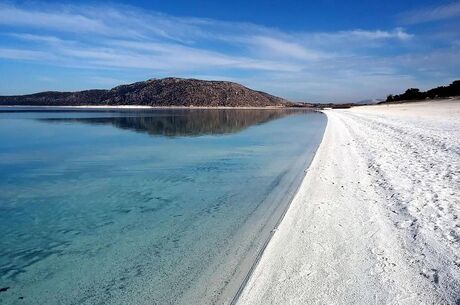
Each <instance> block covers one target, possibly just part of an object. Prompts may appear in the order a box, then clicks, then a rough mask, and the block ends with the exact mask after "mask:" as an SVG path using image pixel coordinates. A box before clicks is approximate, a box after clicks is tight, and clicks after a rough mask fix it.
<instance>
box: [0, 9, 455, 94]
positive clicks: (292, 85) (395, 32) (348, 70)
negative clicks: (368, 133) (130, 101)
mask: <svg viewBox="0 0 460 305" xmlns="http://www.w3.org/2000/svg"><path fill="white" fill-rule="evenodd" d="M166 76H177V77H193V78H201V79H218V80H230V81H235V82H239V83H242V84H244V85H246V86H249V87H251V88H254V89H258V90H263V91H267V92H269V93H272V94H276V95H279V96H283V97H286V98H289V99H292V100H299V101H319V102H328V101H332V102H344V101H359V100H363V99H370V98H384V97H385V96H386V95H387V94H389V93H397V92H400V91H403V90H405V89H406V88H408V87H418V88H421V89H427V88H430V87H434V86H438V85H442V84H447V83H450V82H451V81H452V80H454V79H459V78H460V2H459V1H429V0H419V1H412V0H410V1H409V0H407V1H371V0H368V1H331V0H328V1H326V0H325V1H240V0H233V1H225V2H224V1H207V0H206V1H199V2H197V1H178V0H169V1H129V2H128V1H126V2H110V3H107V2H104V3H103V4H102V2H85V1H75V2H70V1H68V2H62V1H60V2H48V1H47V2H44V1H0V94H1V95H7V94H8V95H9V94H25V93H33V92H38V91H44V90H80V89H88V88H110V87H113V86H115V85H119V84H122V83H129V82H134V81H140V80H145V79H149V78H160V77H166Z"/></svg>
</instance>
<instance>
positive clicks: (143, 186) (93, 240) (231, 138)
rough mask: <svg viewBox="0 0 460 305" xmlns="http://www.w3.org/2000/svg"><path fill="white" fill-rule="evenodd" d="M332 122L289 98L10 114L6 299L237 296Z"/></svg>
mask: <svg viewBox="0 0 460 305" xmlns="http://www.w3.org/2000/svg"><path fill="white" fill-rule="evenodd" d="M325 125H326V118H325V117H324V115H322V114H320V113H312V112H298V111H297V112H296V111H283V110H174V111H173V110H149V111H140V112H132V111H118V112H109V111H92V112H82V111H66V112H62V111H46V112H45V111H41V112H11V111H8V112H0V232H1V236H0V288H2V292H0V303H1V304H47V305H53V304H60V305H65V304H110V305H115V304H214V303H228V302H229V300H231V298H232V296H233V295H234V293H235V291H236V290H237V289H238V286H239V285H240V284H241V281H242V279H243V278H244V276H245V275H246V273H247V271H248V269H249V267H250V265H251V264H252V262H253V261H254V259H255V257H256V254H257V252H258V251H259V250H260V249H261V247H262V246H263V244H264V242H265V240H266V238H267V237H268V234H269V232H270V230H271V229H272V228H273V226H274V225H275V223H276V221H277V220H278V219H279V217H280V215H281V214H282V212H283V211H284V209H285V207H286V206H287V204H288V202H289V200H290V198H291V197H292V195H293V194H294V193H295V190H296V188H297V186H298V183H299V181H300V180H301V178H302V176H303V170H304V169H305V167H306V166H308V162H309V161H310V160H311V158H312V156H313V152H314V151H315V150H316V148H317V146H318V144H319V143H320V141H321V138H322V134H323V131H324V128H325Z"/></svg>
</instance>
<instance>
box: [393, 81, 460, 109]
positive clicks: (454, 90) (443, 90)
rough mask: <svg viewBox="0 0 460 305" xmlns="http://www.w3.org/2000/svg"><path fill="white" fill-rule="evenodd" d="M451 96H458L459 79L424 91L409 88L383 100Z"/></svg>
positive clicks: (459, 90) (397, 100)
mask: <svg viewBox="0 0 460 305" xmlns="http://www.w3.org/2000/svg"><path fill="white" fill-rule="evenodd" d="M451 96H460V80H456V81H453V82H452V84H450V85H449V86H440V87H436V88H433V89H430V90H428V91H425V92H423V91H420V90H419V89H417V88H410V89H407V90H406V92H404V93H402V94H396V95H392V94H390V95H388V97H387V99H386V101H385V102H386V103H389V102H399V101H411V100H424V99H435V98H444V97H451Z"/></svg>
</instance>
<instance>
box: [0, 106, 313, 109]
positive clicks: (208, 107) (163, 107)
mask: <svg viewBox="0 0 460 305" xmlns="http://www.w3.org/2000/svg"><path fill="white" fill-rule="evenodd" d="M3 108H7V109H8V108H11V109H14V108H17V109H24V108H33V109H37V110H42V109H43V110H53V109H55V110H60V109H78V110H85V109H88V110H98V109H100V110H111V109H114V110H118V109H126V110H131V109H239V110H241V109H243V110H244V109H248V110H261V109H262V110H263V109H267V110H273V109H305V110H315V109H316V108H314V107H308V106H305V107H283V106H267V107H228V106H215V107H212V106H144V105H113V106H111V105H86V106H82V105H80V106H47V105H42V106H38V105H0V109H3Z"/></svg>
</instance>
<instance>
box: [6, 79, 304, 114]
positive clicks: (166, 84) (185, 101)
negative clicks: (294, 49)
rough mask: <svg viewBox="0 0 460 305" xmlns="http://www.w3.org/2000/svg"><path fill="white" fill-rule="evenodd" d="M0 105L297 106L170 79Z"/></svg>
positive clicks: (230, 86)
mask: <svg viewBox="0 0 460 305" xmlns="http://www.w3.org/2000/svg"><path fill="white" fill-rule="evenodd" d="M0 105H27V106H82V105H145V106H187V107H189V106H200V107H219V106H220V107H270V106H271V107H292V106H297V105H298V104H297V103H292V102H289V101H287V100H285V99H282V98H280V97H276V96H273V95H270V94H268V93H265V92H261V91H255V90H252V89H249V88H247V87H244V86H242V85H240V84H237V83H233V82H226V81H204V80H197V79H183V78H172V77H170V78H163V79H150V80H147V81H143V82H137V83H133V84H129V85H121V86H117V87H115V88H112V89H110V90H85V91H78V92H55V91H47V92H40V93H35V94H29V95H16V96H0Z"/></svg>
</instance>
